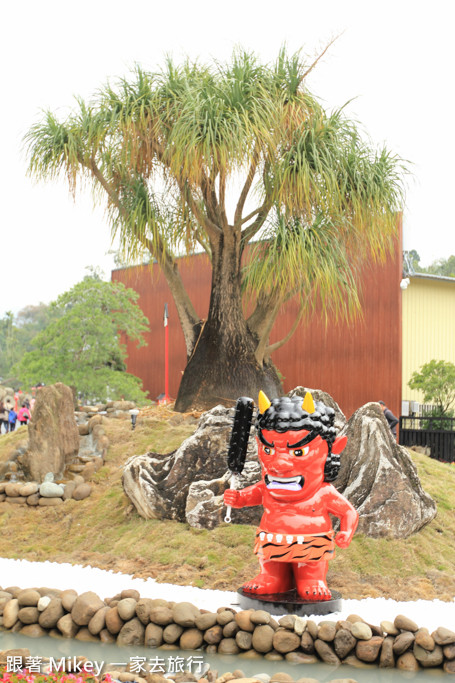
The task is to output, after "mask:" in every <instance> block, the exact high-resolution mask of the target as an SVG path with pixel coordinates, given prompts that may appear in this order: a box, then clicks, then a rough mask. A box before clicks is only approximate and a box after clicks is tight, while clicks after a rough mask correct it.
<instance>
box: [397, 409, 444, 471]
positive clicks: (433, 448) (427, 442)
mask: <svg viewBox="0 0 455 683" xmlns="http://www.w3.org/2000/svg"><path fill="white" fill-rule="evenodd" d="M399 443H400V445H401V446H408V447H411V446H423V447H426V448H429V449H430V455H431V457H432V458H436V459H437V460H443V461H444V462H455V418H453V417H433V416H431V415H428V416H426V417H404V416H401V417H400V432H399Z"/></svg>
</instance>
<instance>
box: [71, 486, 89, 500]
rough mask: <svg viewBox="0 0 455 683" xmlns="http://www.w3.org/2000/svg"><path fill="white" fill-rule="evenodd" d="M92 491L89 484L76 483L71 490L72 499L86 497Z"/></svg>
mask: <svg viewBox="0 0 455 683" xmlns="http://www.w3.org/2000/svg"><path fill="white" fill-rule="evenodd" d="M91 493H92V487H91V485H90V484H87V483H84V484H78V486H76V488H75V489H74V491H73V496H72V497H73V500H84V499H85V498H88V497H89V496H90V495H91Z"/></svg>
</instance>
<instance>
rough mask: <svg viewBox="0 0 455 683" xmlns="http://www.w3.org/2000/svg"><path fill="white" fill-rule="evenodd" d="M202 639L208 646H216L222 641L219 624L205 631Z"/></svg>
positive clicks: (221, 629)
mask: <svg viewBox="0 0 455 683" xmlns="http://www.w3.org/2000/svg"><path fill="white" fill-rule="evenodd" d="M203 638H204V640H205V642H206V643H208V644H209V645H217V644H218V643H219V642H220V641H221V640H222V639H223V628H222V627H221V626H220V625H219V624H215V626H212V628H208V629H207V630H206V631H205V633H204V636H203Z"/></svg>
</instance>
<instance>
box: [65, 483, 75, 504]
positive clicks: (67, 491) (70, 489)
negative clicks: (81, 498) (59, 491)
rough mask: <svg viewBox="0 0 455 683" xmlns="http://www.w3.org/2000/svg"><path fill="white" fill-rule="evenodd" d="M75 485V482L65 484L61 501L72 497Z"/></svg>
mask: <svg viewBox="0 0 455 683" xmlns="http://www.w3.org/2000/svg"><path fill="white" fill-rule="evenodd" d="M76 487H77V484H76V482H75V481H69V482H68V483H67V484H65V490H64V491H63V500H70V498H72V497H73V493H74V491H75V490H76Z"/></svg>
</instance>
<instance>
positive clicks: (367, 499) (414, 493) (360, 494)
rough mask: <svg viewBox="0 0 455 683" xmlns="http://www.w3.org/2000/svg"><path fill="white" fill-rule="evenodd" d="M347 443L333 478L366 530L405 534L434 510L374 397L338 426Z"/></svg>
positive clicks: (378, 533)
mask: <svg viewBox="0 0 455 683" xmlns="http://www.w3.org/2000/svg"><path fill="white" fill-rule="evenodd" d="M342 433H344V434H346V436H347V437H348V443H347V446H346V448H345V449H344V451H343V453H342V455H341V469H340V473H339V475H338V477H337V479H336V481H335V482H334V485H335V486H336V488H337V489H338V490H339V491H341V493H343V495H345V496H346V498H348V500H349V501H350V502H351V503H352V505H353V506H354V507H355V508H356V510H357V511H358V512H359V514H360V521H359V527H358V530H359V531H360V532H362V533H364V534H366V535H367V536H371V537H373V538H379V537H384V536H390V537H393V538H406V537H407V536H409V535H410V534H412V533H414V532H416V531H418V530H419V529H421V528H422V527H423V526H424V525H425V524H427V523H428V522H430V521H431V520H432V519H433V518H434V517H435V515H436V504H435V502H434V500H433V499H432V498H431V496H430V495H429V494H428V493H426V492H425V491H424V490H423V488H422V485H421V483H420V479H419V477H418V475H417V470H416V467H415V465H414V463H413V462H412V460H411V457H410V455H409V453H408V451H407V450H406V449H405V448H404V447H403V446H399V445H398V444H397V442H396V441H395V439H394V437H393V435H392V433H391V431H390V428H389V426H388V424H387V421H386V419H385V417H384V415H383V413H382V410H381V408H380V407H379V404H378V403H367V404H366V405H364V406H362V407H361V408H359V409H358V410H357V411H356V412H355V413H354V414H353V415H352V417H351V418H350V420H349V422H348V424H347V425H346V427H345V429H344V430H343V432H342Z"/></svg>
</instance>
